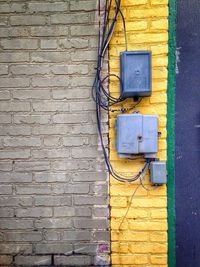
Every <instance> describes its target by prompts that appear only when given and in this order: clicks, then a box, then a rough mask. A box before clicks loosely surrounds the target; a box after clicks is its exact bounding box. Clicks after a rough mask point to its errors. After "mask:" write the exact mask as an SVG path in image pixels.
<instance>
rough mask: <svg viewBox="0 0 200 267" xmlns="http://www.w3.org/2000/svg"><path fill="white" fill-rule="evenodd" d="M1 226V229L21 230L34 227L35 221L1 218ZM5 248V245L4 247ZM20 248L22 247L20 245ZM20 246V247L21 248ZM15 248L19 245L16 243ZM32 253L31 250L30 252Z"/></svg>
mask: <svg viewBox="0 0 200 267" xmlns="http://www.w3.org/2000/svg"><path fill="white" fill-rule="evenodd" d="M0 226H1V229H2V230H3V229H10V230H20V229H25V230H28V229H32V228H33V221H32V220H13V219H12V220H11V219H1V220H0ZM8 245H9V244H8ZM2 248H3V247H2ZM19 248H20V247H19ZM19 248H18V249H19ZM15 249H17V246H16V244H15ZM0 251H1V254H4V253H3V250H2V249H0ZM5 253H6V254H9V253H11V251H9V250H8V251H7V252H5ZM29 253H30V252H29Z"/></svg>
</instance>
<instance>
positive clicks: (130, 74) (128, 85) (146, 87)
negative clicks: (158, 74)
mask: <svg viewBox="0 0 200 267" xmlns="http://www.w3.org/2000/svg"><path fill="white" fill-rule="evenodd" d="M151 57H152V55H151V51H126V52H122V53H121V54H120V78H121V96H122V97H123V98H127V97H133V98H134V97H143V96H150V95H151V93H152V70H151V69H152V63H151Z"/></svg>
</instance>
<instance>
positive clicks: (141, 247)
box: [110, 0, 168, 267]
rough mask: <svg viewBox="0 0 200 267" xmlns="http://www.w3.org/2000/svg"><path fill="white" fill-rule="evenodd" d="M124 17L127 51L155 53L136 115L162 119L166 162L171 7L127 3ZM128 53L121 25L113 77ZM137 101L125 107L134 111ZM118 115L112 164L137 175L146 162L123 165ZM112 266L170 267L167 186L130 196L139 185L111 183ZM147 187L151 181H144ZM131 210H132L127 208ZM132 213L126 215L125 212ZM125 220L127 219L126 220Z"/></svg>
mask: <svg viewBox="0 0 200 267" xmlns="http://www.w3.org/2000/svg"><path fill="white" fill-rule="evenodd" d="M122 6H123V8H122V11H123V13H124V16H125V18H126V22H127V24H126V25H127V36H128V49H129V50H152V54H153V94H152V96H151V97H148V98H145V99H143V100H142V102H141V103H140V104H139V105H138V106H137V108H136V110H138V111H140V112H141V113H144V114H157V115H159V128H160V129H159V131H160V132H161V134H162V135H161V138H160V141H159V153H158V157H159V158H160V159H161V160H166V113H167V94H166V92H167V75H168V71H167V65H168V1H167V0H130V1H127V0H124V1H122ZM124 50H125V45H124V35H123V25H122V22H119V23H118V25H117V27H116V29H115V36H114V38H113V40H112V44H111V46H110V72H111V73H117V74H119V53H120V51H124ZM110 90H111V92H112V93H113V94H116V95H119V84H118V83H117V82H116V81H114V80H113V81H112V82H111V85H110ZM131 105H133V100H128V101H126V104H125V106H127V107H131ZM115 119H116V115H113V113H111V114H110V151H111V153H110V158H111V160H112V164H113V166H114V168H115V169H116V170H117V171H118V172H119V173H122V174H124V175H130V174H133V173H134V174H136V173H137V172H138V171H139V170H140V169H141V168H142V166H143V163H142V162H139V161H137V162H132V161H131V162H130V161H129V162H127V161H126V160H120V159H119V158H118V156H117V153H116V150H115V129H114V124H115ZM110 184H111V186H110V195H111V199H110V201H111V241H112V255H111V259H112V266H119V267H121V266H151V267H153V266H163V267H164V266H167V208H166V207H167V198H166V186H162V187H160V188H157V189H156V190H154V191H146V190H145V189H143V188H142V187H140V188H139V189H138V190H137V193H136V195H135V196H134V198H133V199H132V200H131V198H132V194H133V192H134V190H135V188H136V187H137V184H138V182H136V183H135V184H131V185H130V184H128V183H127V184H124V183H119V182H117V181H116V180H114V179H113V178H112V177H110ZM145 184H146V186H148V187H150V185H149V177H148V176H147V177H146V179H145ZM129 207H130V208H129ZM128 208H129V211H128V213H127V214H126V211H127V209H128ZM124 216H125V217H124Z"/></svg>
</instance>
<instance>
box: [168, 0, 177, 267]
mask: <svg viewBox="0 0 200 267" xmlns="http://www.w3.org/2000/svg"><path fill="white" fill-rule="evenodd" d="M176 11H177V6H176V0H169V65H168V110H167V131H168V137H167V151H168V152H167V169H168V183H167V191H168V192H167V195H168V266H169V267H175V266H176V239H175V171H174V166H175V163H174V159H175V155H174V154H175V78H176Z"/></svg>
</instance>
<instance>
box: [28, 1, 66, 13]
mask: <svg viewBox="0 0 200 267" xmlns="http://www.w3.org/2000/svg"><path fill="white" fill-rule="evenodd" d="M28 10H29V12H36V13H39V12H59V11H60V12H61V11H62V12H64V11H67V10H68V3H67V2H66V3H63V2H54V3H53V2H52V3H46V2H43V3H42V2H41V3H29V4H28Z"/></svg>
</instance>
